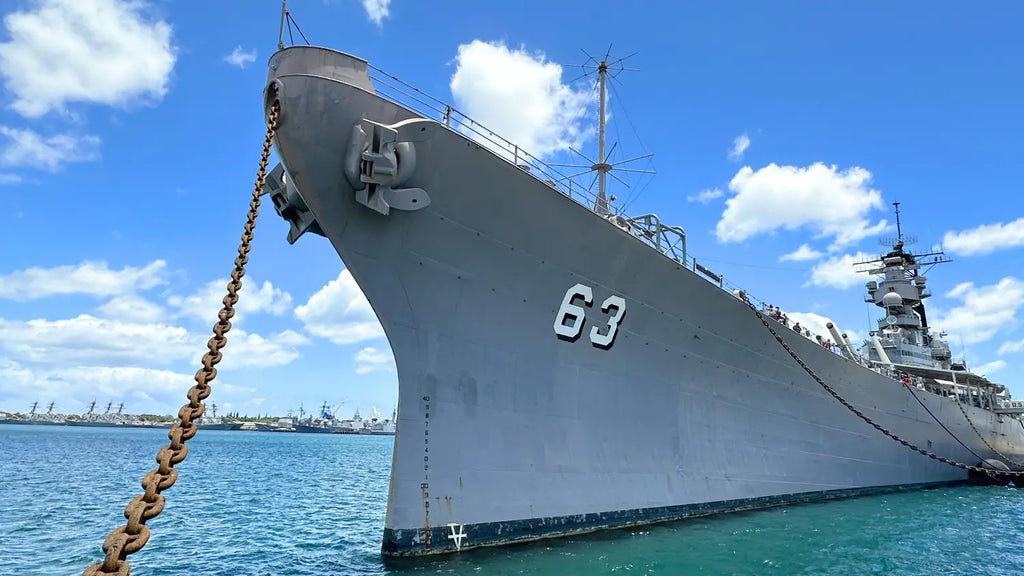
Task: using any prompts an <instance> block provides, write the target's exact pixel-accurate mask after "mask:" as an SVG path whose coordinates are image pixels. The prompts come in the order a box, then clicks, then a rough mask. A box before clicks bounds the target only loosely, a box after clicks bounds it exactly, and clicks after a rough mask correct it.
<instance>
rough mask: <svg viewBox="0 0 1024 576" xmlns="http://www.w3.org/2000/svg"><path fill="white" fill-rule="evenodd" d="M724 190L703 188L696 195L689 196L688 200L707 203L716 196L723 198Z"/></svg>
mask: <svg viewBox="0 0 1024 576" xmlns="http://www.w3.org/2000/svg"><path fill="white" fill-rule="evenodd" d="M723 194H724V192H722V190H721V189H720V188H709V189H706V190H701V191H700V192H698V193H697V194H696V195H694V196H687V197H686V201H687V202H700V203H701V204H704V205H707V204H709V203H710V202H711V201H712V200H714V199H715V198H721V197H722V195H723Z"/></svg>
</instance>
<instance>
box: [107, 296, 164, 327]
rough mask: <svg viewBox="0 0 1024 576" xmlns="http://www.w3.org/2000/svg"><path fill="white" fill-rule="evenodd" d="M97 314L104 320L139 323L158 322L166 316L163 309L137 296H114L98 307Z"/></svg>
mask: <svg viewBox="0 0 1024 576" xmlns="http://www.w3.org/2000/svg"><path fill="white" fill-rule="evenodd" d="M99 312H100V315H102V316H103V317H104V318H110V319H112V320H121V321H124V322H139V323H147V322H158V321H160V319H161V318H164V317H166V316H167V312H166V311H165V310H164V309H163V308H161V307H160V306H159V305H157V304H156V303H154V302H150V301H149V300H146V299H145V298H143V297H141V296H139V295H138V294H125V295H122V296H115V297H114V298H112V299H111V300H110V301H109V302H107V303H106V304H104V305H102V306H100V308H99Z"/></svg>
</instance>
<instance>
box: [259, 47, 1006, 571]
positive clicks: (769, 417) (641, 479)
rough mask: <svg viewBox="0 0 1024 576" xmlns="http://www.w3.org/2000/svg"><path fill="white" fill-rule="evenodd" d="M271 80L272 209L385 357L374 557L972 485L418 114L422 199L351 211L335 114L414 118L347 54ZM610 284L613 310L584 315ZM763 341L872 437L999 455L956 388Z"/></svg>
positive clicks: (719, 301) (720, 303) (710, 295)
mask: <svg viewBox="0 0 1024 576" xmlns="http://www.w3.org/2000/svg"><path fill="white" fill-rule="evenodd" d="M270 79H271V80H272V83H271V85H270V87H269V88H268V91H267V97H268V104H269V102H270V101H272V100H273V99H278V100H279V101H280V103H281V108H282V113H281V114H282V116H281V123H280V127H279V130H278V132H277V137H276V146H277V151H278V153H279V154H280V157H281V159H282V163H283V164H284V166H285V167H286V168H287V171H288V177H289V178H290V180H291V182H292V183H293V184H294V185H295V187H296V188H297V189H298V190H299V191H300V193H301V199H302V200H303V201H304V205H303V206H300V207H299V208H297V209H295V210H293V211H292V212H288V211H287V210H285V211H284V212H283V215H286V216H287V217H288V218H289V219H290V220H291V221H292V222H293V228H294V227H296V226H297V227H298V228H299V231H300V232H301V231H302V230H303V229H309V230H314V231H316V232H321V233H322V234H323V235H324V236H326V237H327V238H328V239H329V240H330V241H331V243H332V244H333V245H334V247H335V249H336V250H337V252H338V254H339V255H340V257H341V258H342V260H343V261H344V263H345V265H346V266H347V268H348V269H349V270H350V271H351V274H352V277H353V278H354V279H355V281H356V283H357V284H358V285H359V287H360V288H361V289H362V291H363V293H364V294H366V296H367V298H368V299H369V301H370V304H371V305H372V307H373V309H374V311H375V313H376V315H377V317H378V319H379V320H380V322H381V325H382V326H383V328H384V331H385V332H386V334H387V337H388V340H389V342H390V345H391V348H392V351H393V353H394V356H395V362H396V365H397V369H398V378H399V406H398V433H397V435H396V438H395V448H394V457H393V458H394V460H393V466H392V476H391V484H390V490H389V498H388V507H387V518H386V521H385V530H384V538H383V546H382V551H383V553H384V554H385V555H413V554H429V553H438V552H446V551H453V550H456V549H466V548H469V547H474V546H481V545H493V544H501V543H506V542H512V541H519V540H528V539H534V538H541V537H546V536H553V535H559V534H567V533H574V532H581V531H589V530H594V529H598V528H606V527H616V526H623V525H629V524H635V523H644V522H654V521H660V520H667V519H673V518H679V517H685V516H690V515H697V514H707V513H711V512H721V511H728V510H737V509H747V508H753V507H762V506H769V505H775V504H781V503H787V502H798V501H808V500H815V499H823V498H830V497H842V496H850V495H856V494H862V493H865V492H877V491H885V490H897V489H904V488H908V487H925V486H933V485H936V484H942V483H949V482H957V481H962V480H965V479H966V478H967V473H966V472H965V471H963V470H960V469H957V468H954V467H951V466H948V465H945V464H941V463H939V462H936V461H934V460H931V459H929V458H927V457H925V456H923V455H920V454H918V453H916V452H912V451H910V450H908V449H907V448H906V447H904V446H902V445H900V444H898V443H896V442H894V441H892V440H891V439H889V438H886V437H885V436H883V435H882V434H880V433H878V432H877V431H876V430H874V429H873V428H871V427H870V426H869V425H867V424H866V423H864V422H863V421H862V420H859V419H858V418H857V417H856V416H854V415H853V414H852V413H850V412H849V411H848V410H847V409H846V408H844V407H843V406H841V405H840V404H839V403H838V402H836V401H835V399H833V398H831V397H830V396H829V395H828V394H827V393H826V392H825V391H824V390H822V388H821V387H820V386H819V385H818V384H816V383H815V382H814V381H813V380H811V379H810V378H809V377H808V376H807V374H806V373H805V372H804V371H803V370H802V369H801V368H800V367H799V366H798V365H797V364H796V363H795V362H794V361H793V360H792V359H791V358H790V357H789V356H788V355H787V354H786V353H785V351H784V350H783V349H782V347H781V346H779V344H778V343H777V342H776V341H775V340H774V338H773V337H772V336H771V335H770V334H769V333H768V331H767V330H765V328H764V327H763V326H762V325H761V323H760V321H759V320H758V318H757V317H756V316H755V314H754V313H753V312H752V311H751V310H750V309H749V308H748V307H747V306H746V305H745V304H744V303H743V302H741V301H740V300H738V299H737V298H735V297H733V296H732V295H730V294H728V293H726V292H724V291H722V290H721V289H720V288H719V287H718V286H717V285H712V284H710V283H709V282H707V281H706V280H704V279H702V278H700V277H698V276H697V275H695V274H694V273H693V272H691V271H690V270H688V269H687V268H686V267H685V266H684V265H683V264H681V263H679V262H677V261H674V260H673V259H670V258H668V257H666V256H664V255H662V254H661V253H659V252H657V251H655V250H653V249H652V248H650V247H649V246H647V245H645V244H644V243H643V242H642V241H640V240H639V239H637V238H636V237H634V236H633V235H631V234H629V233H627V232H625V231H623V230H621V229H619V228H618V227H616V226H615V225H613V224H611V223H610V222H608V221H607V220H606V219H604V218H602V217H600V216H598V215H597V214H595V213H593V212H592V211H590V210H588V209H587V208H585V207H583V206H581V205H580V204H578V203H577V202H576V201H575V200H573V199H570V198H568V197H566V196H565V195H563V194H561V193H559V192H557V191H556V190H554V189H552V188H551V187H550V186H548V185H547V184H545V183H544V182H542V181H540V180H538V179H537V178H535V177H533V176H531V175H530V174H528V173H526V172H524V171H522V170H520V169H518V168H517V167H516V166H514V165H513V164H511V163H509V162H506V161H504V160H502V159H500V158H498V157H497V156H496V155H495V154H493V153H492V152H490V151H489V150H487V149H486V148H483V147H481V146H480V145H478V144H476V143H474V142H473V141H471V140H469V139H467V138H465V137H463V136H462V135H460V134H458V133H456V132H454V131H451V130H448V129H446V128H445V127H444V126H443V125H440V124H437V123H436V122H432V123H429V125H426V124H425V125H424V126H423V134H421V135H420V136H418V138H419V140H418V141H416V142H415V143H414V147H415V166H416V168H415V171H414V172H413V174H412V176H411V177H410V178H409V179H408V182H407V183H406V184H405V186H409V187H416V188H420V189H422V190H424V191H425V192H426V194H428V195H429V205H428V206H426V207H424V208H419V209H410V210H400V209H394V208H393V209H391V210H390V211H389V213H388V214H387V215H385V214H382V213H380V212H378V211H375V210H372V209H370V208H368V207H367V206H366V205H364V204H363V203H360V202H357V200H356V198H357V191H356V190H355V189H354V187H353V185H352V184H351V181H350V179H349V177H348V176H346V171H345V165H346V162H348V161H347V160H346V155H347V154H348V150H349V148H350V145H351V139H352V138H353V126H354V125H358V124H360V123H361V122H362V121H363V119H369V120H372V121H373V122H377V123H380V124H385V125H393V124H395V123H396V122H398V121H401V120H405V119H409V118H414V117H415V114H414V113H412V112H411V111H409V110H407V109H404V108H401V107H400V106H397V105H396V104H394V103H392V102H389V101H387V100H385V99H382V98H380V97H377V96H375V95H374V93H373V90H372V88H371V86H370V81H369V79H368V78H366V75H365V63H362V61H360V60H358V59H355V58H352V57H349V56H346V55H343V54H340V53H337V52H332V51H328V50H323V49H316V48H290V49H286V50H283V51H281V52H279V53H277V54H275V55H274V56H273V58H272V59H271V72H270ZM278 209H279V211H280V210H281V209H282V206H280V205H279V206H278ZM310 218H312V219H315V225H312V226H310ZM296 223H298V224H296ZM295 236H296V234H295V233H293V235H292V237H291V238H290V239H292V240H294V238H295ZM577 284H581V285H583V286H585V287H588V288H590V290H591V291H592V304H591V305H590V306H587V307H586V308H585V321H584V324H583V329H582V331H581V332H580V335H579V336H578V337H577V338H559V337H558V336H556V334H555V330H554V329H553V325H554V324H556V323H557V321H558V319H559V318H560V317H561V313H562V311H563V310H564V308H563V307H562V306H563V299H564V298H565V297H566V292H567V290H569V289H570V288H571V287H573V286H574V285H577ZM611 296H618V297H620V298H622V299H623V301H622V302H623V303H624V304H623V306H621V307H620V309H619V310H618V311H616V310H615V308H614V307H612V308H606V309H604V310H602V303H603V302H604V303H607V302H609V300H608V299H609V297H611ZM574 302H575V303H576V304H579V303H580V301H579V299H577V300H575V301H574ZM620 312H621V313H620ZM578 322H579V321H577V324H578ZM612 324H616V326H614V329H615V331H614V333H613V334H612V329H613V326H612ZM592 328H596V329H598V332H597V333H596V334H591V329H592ZM781 333H782V335H783V337H784V338H785V339H786V341H787V342H788V343H789V345H790V346H791V347H792V348H793V349H794V350H795V351H796V353H797V354H798V355H799V356H800V357H801V358H803V359H804V360H805V361H806V363H807V364H808V365H809V366H810V367H812V368H813V369H814V370H815V371H816V372H817V373H818V374H819V375H821V376H822V378H823V379H824V380H825V381H826V382H828V383H829V384H830V385H832V386H833V387H834V388H835V389H836V390H837V391H838V392H839V393H840V394H841V395H842V396H843V397H844V398H845V399H847V400H848V401H849V402H851V403H852V404H853V405H854V406H855V407H857V408H858V409H859V410H861V411H863V412H864V413H865V414H867V415H868V416H869V417H871V418H872V419H874V420H875V421H876V422H878V423H879V424H881V425H882V426H884V427H886V428H887V429H889V430H891V431H893V432H894V433H896V434H898V435H900V436H901V437H903V438H906V439H907V440H909V441H911V442H913V443H915V444H918V445H920V446H921V447H923V448H927V449H928V450H931V451H932V452H935V453H937V454H940V455H942V456H945V457H948V458H951V459H954V460H957V461H962V462H968V463H970V464H976V463H978V461H979V457H978V456H979V455H980V456H981V457H983V458H989V457H994V454H992V452H991V450H989V449H988V448H986V447H985V445H984V443H983V442H982V441H981V439H980V438H979V437H978V435H977V434H975V433H974V432H973V431H972V429H971V427H970V425H969V423H968V422H967V421H966V420H965V418H964V417H963V415H962V414H961V412H960V410H959V408H958V406H957V405H956V404H955V403H954V402H953V401H952V400H949V399H947V398H943V397H939V396H937V395H934V394H930V393H927V392H924V391H920V390H918V391H916V395H917V397H919V398H920V402H919V401H918V400H917V399H915V397H914V395H913V393H912V392H911V391H910V390H909V389H908V388H907V387H904V386H902V385H900V384H899V383H898V382H894V381H893V380H891V379H889V378H886V377H884V376H881V375H880V374H878V373H876V372H873V371H871V370H869V369H867V368H864V367H863V366H861V365H859V364H857V363H855V362H852V361H849V360H846V359H845V358H843V357H841V356H838V355H836V354H833V353H832V352H830V351H828V350H826V349H823V348H822V347H821V346H819V345H817V344H816V343H814V342H812V341H810V340H808V339H806V338H803V337H801V336H799V335H797V334H795V333H793V332H792V331H782V332H781ZM609 334H612V339H611V342H610V343H608V344H607V345H598V344H599V343H603V342H604V341H605V340H606V339H607V337H608V335H609ZM922 403H923V406H922ZM924 407H927V410H925V409H924ZM929 410H930V412H931V414H934V417H933V416H932V415H931V414H929V412H928V411H929ZM967 410H968V414H969V416H970V418H971V420H972V421H973V422H974V424H975V425H976V426H977V427H978V429H979V430H980V432H981V434H982V435H984V436H985V438H986V440H987V441H988V442H989V443H990V444H992V445H993V446H994V447H996V448H997V449H998V450H1000V451H1002V452H1003V453H1004V454H1007V455H1010V456H1011V457H1018V458H1019V457H1020V456H1022V451H1021V448H1020V447H1021V446H1022V445H1024V433H1022V429H1021V426H1020V422H1019V421H1018V420H1016V419H1013V418H1002V417H997V416H996V415H994V414H992V413H991V412H988V411H984V410H981V409H978V408H973V407H968V408H967ZM937 420H938V422H937ZM1000 420H1003V421H1002V422H1000ZM939 422H941V423H942V425H945V427H946V428H948V430H949V432H947V431H946V430H944V429H943V427H942V426H941V425H940V424H939ZM951 433H952V434H951ZM953 436H956V438H959V440H960V441H962V442H963V443H964V444H966V447H965V446H963V445H961V444H960V443H959V442H958V441H957V440H956V439H955V438H953ZM968 448H969V449H968Z"/></svg>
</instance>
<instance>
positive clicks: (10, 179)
mask: <svg viewBox="0 0 1024 576" xmlns="http://www.w3.org/2000/svg"><path fill="white" fill-rule="evenodd" d="M21 182H22V177H21V176H18V175H17V174H10V173H0V186H7V185H9V184H21Z"/></svg>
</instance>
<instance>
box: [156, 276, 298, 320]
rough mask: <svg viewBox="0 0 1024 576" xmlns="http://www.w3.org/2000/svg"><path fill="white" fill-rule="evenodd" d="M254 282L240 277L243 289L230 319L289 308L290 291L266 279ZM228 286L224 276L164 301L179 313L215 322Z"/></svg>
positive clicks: (279, 312)
mask: <svg viewBox="0 0 1024 576" xmlns="http://www.w3.org/2000/svg"><path fill="white" fill-rule="evenodd" d="M254 284H255V282H254V281H253V280H252V279H251V278H248V277H246V278H245V279H243V280H242V289H241V290H239V292H238V303H237V304H235V318H234V319H232V322H234V323H238V322H239V321H241V319H242V317H243V316H245V315H247V314H258V313H265V314H273V315H275V316H280V315H281V314H285V313H287V312H288V311H289V310H291V309H292V297H291V294H288V293H287V292H285V291H283V290H281V289H280V288H274V286H273V285H272V284H271V283H270V282H268V281H264V282H263V284H262V285H257V286H258V287H257V288H255V289H254V288H253V285H254ZM227 285H228V279H227V278H224V279H221V280H213V281H211V282H207V283H206V285H204V286H203V287H202V288H201V289H200V290H199V291H198V292H196V293H194V294H192V295H190V296H171V297H170V298H168V299H167V303H168V304H169V305H170V306H173V307H175V308H177V309H178V310H179V312H180V314H181V315H182V316H186V317H189V318H193V319H196V320H199V321H201V322H208V323H210V324H212V323H213V322H216V321H217V313H218V312H220V309H221V307H222V306H223V305H224V304H223V301H224V296H225V295H226V294H227Z"/></svg>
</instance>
